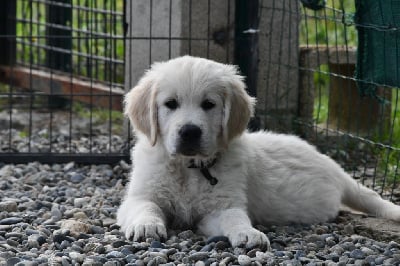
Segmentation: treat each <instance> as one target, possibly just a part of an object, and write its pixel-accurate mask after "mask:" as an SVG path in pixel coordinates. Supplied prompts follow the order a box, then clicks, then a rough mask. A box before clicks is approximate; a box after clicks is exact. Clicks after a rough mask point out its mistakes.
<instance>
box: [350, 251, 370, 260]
mask: <svg viewBox="0 0 400 266" xmlns="http://www.w3.org/2000/svg"><path fill="white" fill-rule="evenodd" d="M350 257H351V258H353V259H364V258H365V257H366V256H365V253H364V252H362V251H361V250H359V249H354V250H353V251H351V252H350Z"/></svg>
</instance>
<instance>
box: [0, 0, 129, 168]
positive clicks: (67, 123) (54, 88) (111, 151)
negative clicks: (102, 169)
mask: <svg viewBox="0 0 400 266" xmlns="http://www.w3.org/2000/svg"><path fill="white" fill-rule="evenodd" d="M1 5H4V8H3V12H5V14H4V15H5V17H6V18H7V21H6V22H7V24H6V25H7V27H6V26H5V25H4V26H3V27H4V29H3V33H4V35H3V36H1V42H3V43H7V42H8V43H10V44H11V45H10V46H11V47H9V50H8V51H7V53H5V54H4V55H3V56H2V57H5V58H3V59H2V66H1V81H2V83H1V85H0V96H1V110H0V111H1V115H2V122H3V124H4V125H3V127H2V137H1V151H2V156H4V157H3V158H4V159H3V160H11V161H13V160H14V161H31V160H35V159H36V160H42V161H43V160H44V161H53V160H54V161H60V160H77V161H81V160H89V161H90V160H93V161H95V160H100V161H105V162H106V161H109V160H110V159H111V160H113V158H115V159H117V158H119V157H123V156H125V157H126V154H127V152H126V151H125V149H126V148H125V146H126V142H127V141H126V140H125V139H123V134H122V125H123V119H122V115H121V113H120V111H121V97H122V95H123V81H124V37H123V36H124V23H123V19H124V12H123V10H124V2H123V1H107V0H103V1H83V0H59V1H46V0H29V1H28V0H19V1H4V2H3V3H2V4H1ZM7 31H8V32H7ZM10 156H11V157H10ZM90 158H92V159H90ZM95 158H98V159H95Z"/></svg>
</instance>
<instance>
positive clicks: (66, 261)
mask: <svg viewBox="0 0 400 266" xmlns="http://www.w3.org/2000/svg"><path fill="white" fill-rule="evenodd" d="M47 116H48V114H43V113H42V114H41V113H35V115H34V116H32V117H26V114H24V113H14V114H13V121H14V122H13V129H12V130H11V132H10V131H9V129H8V126H9V122H8V120H7V119H9V115H8V114H7V113H4V112H0V128H1V129H0V147H1V151H19V152H21V151H26V149H27V138H26V136H25V135H26V131H27V127H26V123H24V121H25V122H26V121H29V120H33V121H32V124H33V125H35V127H34V128H32V135H31V138H30V140H31V143H30V144H31V152H43V151H48V149H49V142H50V139H51V143H52V147H51V148H52V151H57V152H65V151H72V152H88V151H89V150H92V152H107V151H109V150H110V149H111V150H113V151H121V149H122V148H124V145H125V142H124V139H123V138H121V137H119V135H118V134H116V135H113V136H112V138H111V142H110V139H109V138H108V137H101V135H103V136H107V134H108V132H109V129H107V127H105V126H103V125H101V124H98V125H94V126H93V125H92V126H90V125H89V124H88V123H87V121H86V120H85V119H81V120H79V119H78V120H75V119H74V126H75V127H73V128H71V127H70V126H69V124H68V121H69V119H68V116H67V115H65V114H64V113H60V114H55V116H54V118H53V119H54V120H56V121H58V123H55V124H54V125H56V126H57V127H56V128H53V130H54V132H51V130H49V128H48V125H47V124H48V122H46V121H48V118H46V117H47ZM17 122H18V123H20V124H18V123H17ZM89 129H90V130H89ZM21 132H25V134H22V133H21ZM85 132H86V133H85ZM87 132H92V133H93V134H95V135H96V137H93V138H92V139H90V138H89V137H88V133H87ZM50 133H52V134H50ZM10 139H11V142H10ZM92 140H93V141H92ZM110 145H111V146H110ZM129 170H130V166H129V165H128V164H127V163H125V162H120V163H119V164H117V165H114V166H110V165H92V166H87V165H78V164H75V163H68V164H54V165H46V164H40V163H30V164H23V165H22V164H21V165H11V164H9V165H4V164H1V163H0V265H160V264H165V265H179V264H181V265H196V266H201V265H351V264H354V265H400V246H399V244H398V243H396V242H394V241H392V239H394V238H391V237H390V236H388V237H386V236H380V235H379V234H376V233H374V234H372V233H369V232H368V230H365V229H362V228H361V227H360V226H358V225H357V224H356V223H355V222H354V220H352V218H351V216H350V215H349V214H347V213H342V214H341V215H339V217H338V218H337V219H336V220H335V221H332V222H330V223H323V224H317V225H293V226H270V227H263V226H257V228H258V229H260V230H262V231H263V232H265V233H266V234H267V236H268V237H269V239H270V241H271V246H272V250H271V251H266V250H260V249H258V248H255V249H250V250H249V249H244V248H232V247H231V246H230V244H229V242H228V241H227V239H226V238H225V237H218V236H216V237H213V238H211V239H207V238H205V237H204V236H201V235H198V234H195V233H194V232H192V231H183V232H182V231H179V232H174V231H170V232H169V234H168V235H169V239H167V240H166V241H165V242H162V243H160V242H158V241H153V240H152V239H147V241H146V242H142V243H137V242H132V241H130V240H127V239H126V238H125V237H124V236H123V235H122V234H121V233H120V231H119V227H118V226H117V225H116V224H115V222H116V220H115V216H116V211H117V208H118V206H119V203H120V201H121V198H122V196H123V193H124V187H125V185H126V183H127V180H128V179H127V178H128V172H129ZM365 173H366V171H365V169H364V171H362V170H360V177H361V176H366V174H365ZM372 235H373V236H374V237H372ZM378 236H379V237H378Z"/></svg>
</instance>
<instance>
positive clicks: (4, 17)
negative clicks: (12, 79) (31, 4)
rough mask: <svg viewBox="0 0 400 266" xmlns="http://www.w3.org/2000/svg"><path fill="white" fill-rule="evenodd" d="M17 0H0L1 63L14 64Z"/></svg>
mask: <svg viewBox="0 0 400 266" xmlns="http://www.w3.org/2000/svg"><path fill="white" fill-rule="evenodd" d="M15 7H16V1H14V0H6V1H1V2H0V51H1V52H0V64H1V65H14V64H15V53H16V45H15V44H16V42H15V36H16V25H15V23H16V22H15V16H16V8H15Z"/></svg>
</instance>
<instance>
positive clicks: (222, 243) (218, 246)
mask: <svg viewBox="0 0 400 266" xmlns="http://www.w3.org/2000/svg"><path fill="white" fill-rule="evenodd" d="M230 246H231V244H230V243H229V242H225V241H218V242H217V243H215V246H214V248H215V249H216V250H224V249H227V248H229V247H230Z"/></svg>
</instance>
